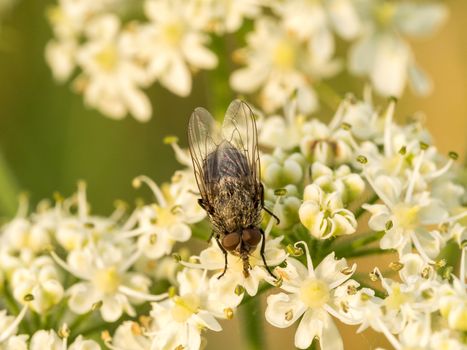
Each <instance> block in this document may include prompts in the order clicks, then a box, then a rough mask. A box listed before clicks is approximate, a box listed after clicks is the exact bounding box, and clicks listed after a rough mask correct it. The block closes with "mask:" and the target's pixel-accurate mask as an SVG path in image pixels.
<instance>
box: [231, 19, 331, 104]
mask: <svg viewBox="0 0 467 350" xmlns="http://www.w3.org/2000/svg"><path fill="white" fill-rule="evenodd" d="M247 42H248V47H247V48H245V49H243V51H240V52H239V53H238V55H239V57H241V58H242V60H244V62H245V64H246V65H247V66H246V67H245V68H240V69H239V70H237V71H235V72H234V73H233V74H232V76H231V77H230V83H231V85H232V87H233V88H234V89H235V90H237V91H239V92H242V93H253V92H256V91H258V90H259V91H260V95H259V102H260V105H261V107H263V108H264V110H265V111H266V112H272V111H274V110H276V109H277V108H279V107H282V106H284V105H285V103H286V101H287V100H288V99H290V97H291V96H292V94H294V93H297V96H298V100H297V101H298V103H299V106H298V108H299V110H301V111H303V112H310V111H312V110H315V109H316V108H317V103H318V101H317V98H316V95H315V92H314V90H313V87H312V84H311V83H310V81H311V80H313V79H319V78H323V77H327V76H331V75H333V74H335V72H336V71H337V69H338V65H337V64H336V62H334V61H332V53H333V52H332V50H330V51H327V50H323V51H319V54H316V52H315V51H314V50H313V45H311V44H310V45H305V44H303V43H302V42H301V41H300V40H299V39H298V38H297V37H295V36H294V35H293V34H292V33H290V32H288V31H287V30H286V28H284V26H283V25H281V23H278V22H276V21H274V20H273V19H271V18H261V19H259V20H257V21H256V24H255V30H254V32H252V33H250V34H248V36H247Z"/></svg>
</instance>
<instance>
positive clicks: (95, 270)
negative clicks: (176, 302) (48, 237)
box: [52, 241, 165, 322]
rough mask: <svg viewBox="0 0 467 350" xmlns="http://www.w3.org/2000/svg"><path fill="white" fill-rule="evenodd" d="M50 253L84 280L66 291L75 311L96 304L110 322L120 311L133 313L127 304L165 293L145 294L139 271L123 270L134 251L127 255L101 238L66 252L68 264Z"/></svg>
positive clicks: (146, 285)
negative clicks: (98, 240) (90, 244)
mask: <svg viewBox="0 0 467 350" xmlns="http://www.w3.org/2000/svg"><path fill="white" fill-rule="evenodd" d="M52 256H53V257H54V259H55V261H56V262H57V263H58V264H60V266H62V267H63V268H64V269H66V270H67V271H68V272H69V273H71V274H72V275H74V276H76V277H78V278H80V279H81V280H84V281H82V282H78V283H76V284H74V285H73V286H71V287H70V288H69V289H68V290H67V295H69V300H68V305H69V307H70V309H71V310H72V311H73V312H75V313H77V314H84V313H86V312H89V311H90V310H92V308H93V307H95V306H96V305H99V304H100V308H99V311H100V313H101V315H102V318H103V319H104V320H105V321H107V322H113V321H116V320H117V319H118V318H120V316H121V315H122V314H123V312H125V313H127V314H129V315H135V311H134V309H133V306H132V305H131V303H134V304H137V303H141V302H142V301H145V300H160V299H161V298H163V297H164V296H165V295H162V296H151V295H148V294H147V291H148V288H149V285H150V280H149V279H148V278H147V277H146V276H143V275H141V274H138V273H134V272H128V271H127V270H128V269H129V268H130V267H131V266H132V264H133V263H134V261H135V260H136V259H137V258H138V257H139V256H140V252H138V251H137V252H136V253H135V254H133V255H132V256H127V255H126V254H125V253H124V251H123V249H121V248H119V247H117V246H113V245H112V244H110V243H107V242H103V241H102V242H100V243H99V244H98V246H96V247H91V246H90V247H87V248H84V249H82V250H75V251H72V252H70V253H69V254H68V256H67V262H68V263H65V262H64V261H62V260H61V259H60V258H59V257H58V256H57V255H56V254H55V253H52Z"/></svg>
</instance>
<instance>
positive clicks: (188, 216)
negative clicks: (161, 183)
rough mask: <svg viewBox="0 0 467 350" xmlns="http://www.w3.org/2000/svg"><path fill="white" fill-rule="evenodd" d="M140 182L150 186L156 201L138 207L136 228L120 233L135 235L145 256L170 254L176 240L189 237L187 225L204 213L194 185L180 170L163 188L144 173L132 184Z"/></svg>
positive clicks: (158, 256)
mask: <svg viewBox="0 0 467 350" xmlns="http://www.w3.org/2000/svg"><path fill="white" fill-rule="evenodd" d="M185 175H186V174H185ZM142 182H145V183H147V185H148V186H149V187H150V188H151V190H152V191H153V193H154V195H155V197H156V199H157V202H158V203H157V204H153V205H150V206H144V207H142V208H141V209H139V210H138V211H137V213H136V217H137V221H138V222H137V225H136V227H135V228H134V229H132V230H130V231H129V232H123V233H122V237H132V236H138V246H139V248H140V249H141V251H142V252H143V253H144V254H145V255H146V256H147V257H148V258H152V259H155V258H160V257H162V256H163V255H168V254H170V252H171V251H172V248H173V246H174V244H175V243H176V242H185V241H187V240H188V239H189V238H190V237H191V228H190V227H189V224H192V223H195V222H198V221H201V220H202V219H203V218H204V217H205V215H206V214H205V212H204V211H203V210H202V208H201V207H199V205H198V203H197V201H196V196H195V195H194V192H192V191H191V189H192V188H193V186H194V184H193V183H192V181H190V180H187V179H186V177H185V176H184V174H183V173H179V174H178V175H176V176H174V178H173V183H171V184H170V185H167V186H166V187H164V188H163V189H162V190H161V189H160V188H159V187H158V186H157V185H156V184H155V183H154V182H153V181H152V180H150V179H149V178H147V177H145V176H139V177H137V178H135V180H134V182H133V184H134V185H135V186H136V187H139V186H140V185H141V183H142Z"/></svg>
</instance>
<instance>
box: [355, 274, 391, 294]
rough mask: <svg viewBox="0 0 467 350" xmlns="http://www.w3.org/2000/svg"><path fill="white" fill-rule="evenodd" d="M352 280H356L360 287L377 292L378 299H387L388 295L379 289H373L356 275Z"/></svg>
mask: <svg viewBox="0 0 467 350" xmlns="http://www.w3.org/2000/svg"><path fill="white" fill-rule="evenodd" d="M352 279H354V280H355V281H357V282H358V283H359V284H360V287H361V288H368V289H371V290H373V291H374V292H375V296H377V297H378V298H381V299H384V298H385V297H386V293H385V292H383V291H382V290H379V289H378V288H375V287H372V286H370V285H369V284H368V283H366V282H364V281H363V280H362V279H361V278H359V277H358V276H356V275H353V276H352Z"/></svg>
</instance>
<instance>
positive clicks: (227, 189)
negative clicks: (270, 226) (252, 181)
mask: <svg viewBox="0 0 467 350" xmlns="http://www.w3.org/2000/svg"><path fill="white" fill-rule="evenodd" d="M212 188H213V193H212V196H211V199H212V207H213V213H212V214H211V216H210V217H211V221H212V222H213V224H214V226H216V227H219V229H220V231H221V232H223V233H226V232H235V231H238V230H241V229H242V228H244V227H252V226H258V225H259V224H260V223H261V206H262V204H261V198H259V196H258V195H256V194H255V193H251V190H250V188H251V185H249V184H248V185H245V183H244V182H243V181H242V179H239V178H232V177H223V178H221V179H220V180H219V182H218V183H216V184H215V185H213V186H212Z"/></svg>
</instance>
